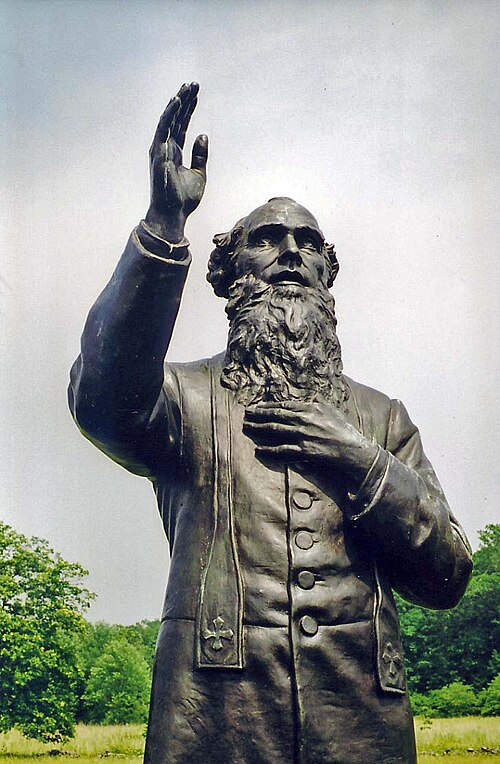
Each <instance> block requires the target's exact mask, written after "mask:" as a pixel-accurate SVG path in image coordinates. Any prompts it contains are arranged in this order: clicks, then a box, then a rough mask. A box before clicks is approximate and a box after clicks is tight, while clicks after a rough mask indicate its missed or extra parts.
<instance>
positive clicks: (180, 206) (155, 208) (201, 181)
mask: <svg viewBox="0 0 500 764" xmlns="http://www.w3.org/2000/svg"><path fill="white" fill-rule="evenodd" d="M198 90H199V85H198V84H197V83H196V82H192V83H191V85H183V86H182V87H181V89H180V90H179V92H178V93H177V95H176V96H175V97H174V98H172V99H171V100H170V102H169V103H168V105H167V107H166V109H165V111H164V112H163V114H162V115H161V117H160V121H159V123H158V127H157V128H156V133H155V136H154V138H153V143H152V144H151V149H150V151H149V156H150V176H151V202H150V205H149V210H148V212H147V214H146V217H145V220H146V222H147V224H148V227H149V228H151V230H152V231H153V232H154V233H156V234H157V235H158V236H161V237H162V238H165V239H167V241H170V242H172V243H174V242H176V241H180V240H181V239H182V237H183V234H184V224H185V222H186V218H187V216H188V215H190V214H191V212H193V210H195V209H196V207H197V206H198V204H199V203H200V201H201V198H202V196H203V192H204V190H205V182H206V178H207V158H208V138H207V136H206V135H199V136H198V137H197V138H196V140H195V142H194V144H193V152H192V159H191V167H190V168H188V167H184V166H183V164H182V150H183V148H184V142H185V140H186V131H187V129H188V126H189V121H190V119H191V116H192V114H193V111H194V110H195V108H196V104H197V101H198V98H197V96H198Z"/></svg>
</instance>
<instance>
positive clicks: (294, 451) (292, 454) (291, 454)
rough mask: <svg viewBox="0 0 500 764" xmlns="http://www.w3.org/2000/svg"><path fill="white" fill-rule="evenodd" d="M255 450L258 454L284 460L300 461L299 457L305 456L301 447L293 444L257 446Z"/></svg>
mask: <svg viewBox="0 0 500 764" xmlns="http://www.w3.org/2000/svg"><path fill="white" fill-rule="evenodd" d="M255 452H256V454H257V456H264V457H268V458H272V459H281V460H283V461H299V459H301V458H305V455H304V452H303V451H302V449H301V447H300V446H297V445H293V444H286V445H280V446H255Z"/></svg>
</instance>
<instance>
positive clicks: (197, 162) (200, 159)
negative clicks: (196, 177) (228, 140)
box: [191, 135, 208, 178]
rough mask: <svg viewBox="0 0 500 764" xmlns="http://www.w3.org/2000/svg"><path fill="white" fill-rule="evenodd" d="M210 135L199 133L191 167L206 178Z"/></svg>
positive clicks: (194, 145) (194, 146)
mask: <svg viewBox="0 0 500 764" xmlns="http://www.w3.org/2000/svg"><path fill="white" fill-rule="evenodd" d="M207 159H208V136H206V135H199V136H198V137H197V139H196V140H195V142H194V144H193V153H192V157H191V169H192V170H197V171H198V172H199V173H200V174H201V175H202V176H203V177H204V178H206V177H207Z"/></svg>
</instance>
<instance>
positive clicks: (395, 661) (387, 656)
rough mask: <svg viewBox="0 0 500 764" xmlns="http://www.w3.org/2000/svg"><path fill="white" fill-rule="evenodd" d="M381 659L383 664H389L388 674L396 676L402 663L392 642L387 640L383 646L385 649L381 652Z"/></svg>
mask: <svg viewBox="0 0 500 764" xmlns="http://www.w3.org/2000/svg"><path fill="white" fill-rule="evenodd" d="M382 660H383V661H384V663H385V664H388V665H389V676H396V674H397V673H398V671H400V670H401V667H402V665H403V659H402V658H401V656H400V654H399V653H398V651H397V650H396V648H395V647H394V645H393V644H392V642H388V643H387V645H386V646H385V650H384V652H383V654H382Z"/></svg>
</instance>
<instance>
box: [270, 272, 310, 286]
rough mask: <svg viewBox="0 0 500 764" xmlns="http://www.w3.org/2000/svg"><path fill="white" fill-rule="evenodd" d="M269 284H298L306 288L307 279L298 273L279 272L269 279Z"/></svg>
mask: <svg viewBox="0 0 500 764" xmlns="http://www.w3.org/2000/svg"><path fill="white" fill-rule="evenodd" d="M269 281H270V283H271V284H300V285H301V286H308V282H307V279H306V278H305V276H303V275H302V273H300V271H280V272H279V273H275V274H274V275H273V276H271V278H270V279H269Z"/></svg>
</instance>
